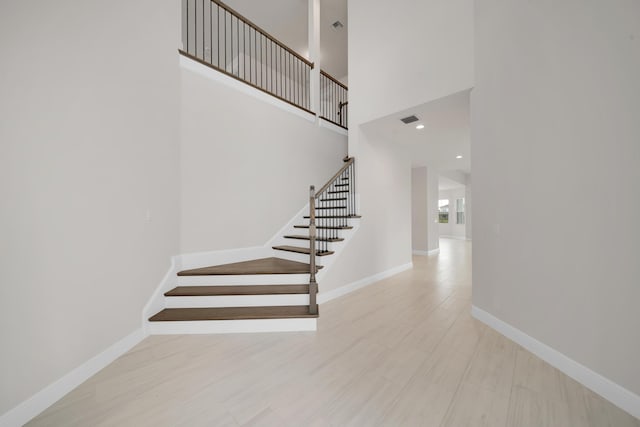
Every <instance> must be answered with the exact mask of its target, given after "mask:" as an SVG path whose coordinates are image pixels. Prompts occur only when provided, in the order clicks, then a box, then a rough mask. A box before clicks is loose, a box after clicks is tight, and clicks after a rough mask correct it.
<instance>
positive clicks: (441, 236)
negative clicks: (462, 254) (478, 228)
mask: <svg viewBox="0 0 640 427" xmlns="http://www.w3.org/2000/svg"><path fill="white" fill-rule="evenodd" d="M440 238H441V239H442V238H444V239H455V240H471V239H467V237H466V236H452V235H450V234H441V235H440Z"/></svg>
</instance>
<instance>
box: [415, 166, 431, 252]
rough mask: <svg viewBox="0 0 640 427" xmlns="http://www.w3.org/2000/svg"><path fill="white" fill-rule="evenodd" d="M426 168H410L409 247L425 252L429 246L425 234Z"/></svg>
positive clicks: (427, 225)
mask: <svg viewBox="0 0 640 427" xmlns="http://www.w3.org/2000/svg"><path fill="white" fill-rule="evenodd" d="M427 214H428V209H427V168H426V167H422V168H412V169H411V248H412V249H413V250H414V251H418V252H426V251H427V250H428V248H429V238H428V235H427V232H428V228H429V222H428V219H427Z"/></svg>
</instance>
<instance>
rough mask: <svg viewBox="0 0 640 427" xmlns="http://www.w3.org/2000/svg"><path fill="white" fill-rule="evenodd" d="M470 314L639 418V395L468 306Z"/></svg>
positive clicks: (495, 318)
mask: <svg viewBox="0 0 640 427" xmlns="http://www.w3.org/2000/svg"><path fill="white" fill-rule="evenodd" d="M471 315H472V316H473V317H475V318H476V319H478V320H479V321H481V322H482V323H484V324H486V325H488V326H489V327H491V328H493V329H495V330H496V331H498V332H500V333H501V334H502V335H504V336H505V337H507V338H509V339H510V340H511V341H513V342H515V343H517V344H519V345H521V346H522V347H524V348H525V349H527V350H529V351H530V352H531V353H533V354H535V355H536V356H538V357H539V358H541V359H542V360H544V361H545V362H547V363H548V364H550V365H551V366H553V367H555V368H557V369H559V370H560V371H562V372H564V373H565V374H566V375H568V376H570V377H571V378H573V379H574V380H576V381H578V382H579V383H580V384H582V385H583V386H585V387H587V388H588V389H590V390H592V391H593V392H595V393H597V394H599V395H600V396H602V397H603V398H605V399H607V400H608V401H610V402H611V403H613V404H614V405H616V406H618V407H620V408H621V409H623V410H625V411H626V412H628V413H630V414H631V415H633V416H634V417H636V418H640V396H638V395H637V394H635V393H633V392H631V391H629V390H627V389H626V388H624V387H622V386H620V385H618V384H616V383H614V382H613V381H611V380H609V379H608V378H605V377H603V376H602V375H600V374H598V373H597V372H594V371H592V370H591V369H589V368H587V367H586V366H584V365H581V364H580V363H578V362H576V361H575V360H573V359H570V358H569V357H567V356H565V355H564V354H562V353H560V352H559V351H557V350H555V349H553V348H551V347H549V346H548V345H546V344H544V343H542V342H540V341H538V340H536V339H535V338H533V337H531V336H529V335H527V334H525V333H524V332H522V331H521V330H519V329H517V328H515V327H513V326H511V325H509V324H508V323H506V322H503V321H502V320H500V319H498V318H497V317H495V316H493V315H491V314H489V313H487V312H486V311H484V310H482V309H480V308H478V307H476V306H472V307H471Z"/></svg>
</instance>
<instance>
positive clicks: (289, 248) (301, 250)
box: [273, 245, 333, 256]
mask: <svg viewBox="0 0 640 427" xmlns="http://www.w3.org/2000/svg"><path fill="white" fill-rule="evenodd" d="M273 249H276V250H278V251H287V252H296V253H299V254H307V255H309V254H310V253H311V249H309V248H301V247H299V246H287V245H282V246H273ZM331 254H333V251H316V256H325V255H331Z"/></svg>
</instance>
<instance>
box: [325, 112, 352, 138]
mask: <svg viewBox="0 0 640 427" xmlns="http://www.w3.org/2000/svg"><path fill="white" fill-rule="evenodd" d="M318 126H320V127H321V128H325V129H330V130H332V131H334V132H336V133H339V134H340V135H344V136H349V131H348V130H346V129H345V128H341V127H340V126H338V125H336V124H333V123H331V122H330V121H328V120H326V119H323V118H322V117H320V116H318Z"/></svg>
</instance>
